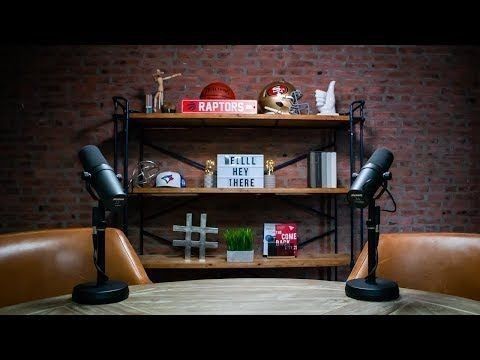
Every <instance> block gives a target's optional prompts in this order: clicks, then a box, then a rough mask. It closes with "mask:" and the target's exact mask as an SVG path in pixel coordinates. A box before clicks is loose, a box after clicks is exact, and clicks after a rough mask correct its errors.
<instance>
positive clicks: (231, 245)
mask: <svg viewBox="0 0 480 360" xmlns="http://www.w3.org/2000/svg"><path fill="white" fill-rule="evenodd" d="M223 237H224V239H225V241H226V242H227V261H228V262H252V261H253V231H252V229H250V228H233V229H227V230H225V232H224V233H223Z"/></svg>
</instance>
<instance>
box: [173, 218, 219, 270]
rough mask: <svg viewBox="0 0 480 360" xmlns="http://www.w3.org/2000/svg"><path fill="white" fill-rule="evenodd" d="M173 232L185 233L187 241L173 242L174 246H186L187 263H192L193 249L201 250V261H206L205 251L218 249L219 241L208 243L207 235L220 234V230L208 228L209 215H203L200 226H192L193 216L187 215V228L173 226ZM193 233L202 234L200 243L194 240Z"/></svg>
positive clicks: (199, 255)
mask: <svg viewBox="0 0 480 360" xmlns="http://www.w3.org/2000/svg"><path fill="white" fill-rule="evenodd" d="M173 231H180V232H184V233H185V240H173V246H185V261H190V260H191V256H192V247H198V249H199V254H198V257H199V261H201V262H204V261H205V249H217V248H218V242H217V241H206V237H207V234H218V228H214V227H207V214H201V216H200V226H192V214H191V213H187V218H186V223H185V226H182V225H173ZM192 233H200V239H199V240H198V241H193V240H192Z"/></svg>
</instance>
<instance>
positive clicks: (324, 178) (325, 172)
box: [321, 152, 328, 187]
mask: <svg viewBox="0 0 480 360" xmlns="http://www.w3.org/2000/svg"><path fill="white" fill-rule="evenodd" d="M321 171H322V187H328V183H327V175H328V167H327V153H326V152H322V170H321Z"/></svg>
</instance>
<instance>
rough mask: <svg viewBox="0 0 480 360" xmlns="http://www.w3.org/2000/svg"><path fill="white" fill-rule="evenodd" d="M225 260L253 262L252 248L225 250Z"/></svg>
mask: <svg viewBox="0 0 480 360" xmlns="http://www.w3.org/2000/svg"><path fill="white" fill-rule="evenodd" d="M227 262H253V250H250V251H229V250H227Z"/></svg>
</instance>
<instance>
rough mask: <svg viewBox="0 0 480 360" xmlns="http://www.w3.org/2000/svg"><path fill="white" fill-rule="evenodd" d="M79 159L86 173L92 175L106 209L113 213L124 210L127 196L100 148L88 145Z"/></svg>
mask: <svg viewBox="0 0 480 360" xmlns="http://www.w3.org/2000/svg"><path fill="white" fill-rule="evenodd" d="M78 157H79V158H80V162H81V163H82V165H83V168H84V169H85V171H86V172H88V173H90V175H91V178H90V183H91V185H92V187H93V189H94V190H95V192H96V193H97V195H98V198H99V200H101V201H102V203H103V205H104V206H105V208H107V209H108V210H112V211H114V210H119V209H120V208H122V207H123V206H124V205H125V200H126V198H127V195H126V194H125V192H124V191H123V189H122V186H121V184H120V180H119V179H118V178H117V176H116V174H115V172H114V171H113V169H112V167H111V166H110V165H108V163H107V160H105V157H104V156H103V155H102V153H101V152H100V150H99V149H98V147H96V146H95V145H86V146H84V147H83V148H81V149H80V151H79V152H78Z"/></svg>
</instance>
